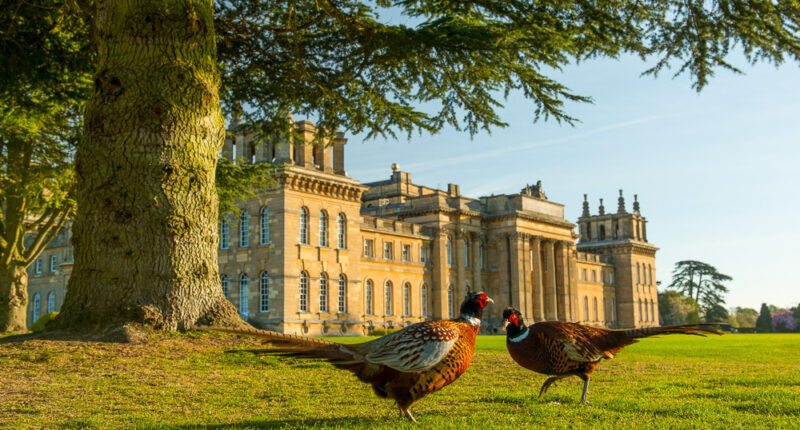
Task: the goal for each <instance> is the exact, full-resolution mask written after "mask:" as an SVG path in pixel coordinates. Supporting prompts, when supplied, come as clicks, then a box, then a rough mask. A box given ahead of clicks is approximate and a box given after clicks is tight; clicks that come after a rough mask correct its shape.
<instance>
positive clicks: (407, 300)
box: [403, 283, 411, 317]
mask: <svg viewBox="0 0 800 430" xmlns="http://www.w3.org/2000/svg"><path fill="white" fill-rule="evenodd" d="M403 315H405V316H407V317H408V316H411V285H409V284H408V283H406V284H405V285H403Z"/></svg>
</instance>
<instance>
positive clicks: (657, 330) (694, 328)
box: [622, 323, 721, 339]
mask: <svg viewBox="0 0 800 430" xmlns="http://www.w3.org/2000/svg"><path fill="white" fill-rule="evenodd" d="M714 325H721V324H719V323H705V324H679V325H667V326H662V327H642V328H632V329H628V330H623V331H622V333H623V334H624V335H625V336H626V337H629V338H631V339H639V338H643V337H648V336H655V335H659V334H678V333H680V334H691V335H695V336H703V337H705V335H707V334H716V335H719V334H721V333H720V332H719V331H716V330H710V329H707V328H703V327H706V326H714Z"/></svg>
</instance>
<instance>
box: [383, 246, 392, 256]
mask: <svg viewBox="0 0 800 430" xmlns="http://www.w3.org/2000/svg"><path fill="white" fill-rule="evenodd" d="M383 258H385V259H387V260H391V259H392V242H383Z"/></svg>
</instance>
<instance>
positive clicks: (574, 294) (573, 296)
mask: <svg viewBox="0 0 800 430" xmlns="http://www.w3.org/2000/svg"><path fill="white" fill-rule="evenodd" d="M567 244H568V247H567V249H568V250H569V253H568V256H569V304H570V314H571V315H570V319H571V320H572V321H577V320H578V319H579V317H578V315H579V314H578V255H577V249H576V245H575V243H574V242H567Z"/></svg>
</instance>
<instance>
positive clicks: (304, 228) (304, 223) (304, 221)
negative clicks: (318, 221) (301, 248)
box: [300, 207, 308, 245]
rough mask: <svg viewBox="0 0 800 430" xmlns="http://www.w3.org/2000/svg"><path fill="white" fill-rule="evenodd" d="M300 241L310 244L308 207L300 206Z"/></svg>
mask: <svg viewBox="0 0 800 430" xmlns="http://www.w3.org/2000/svg"><path fill="white" fill-rule="evenodd" d="M300 243H302V244H305V245H307V244H308V209H306V208H304V207H303V208H300Z"/></svg>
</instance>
